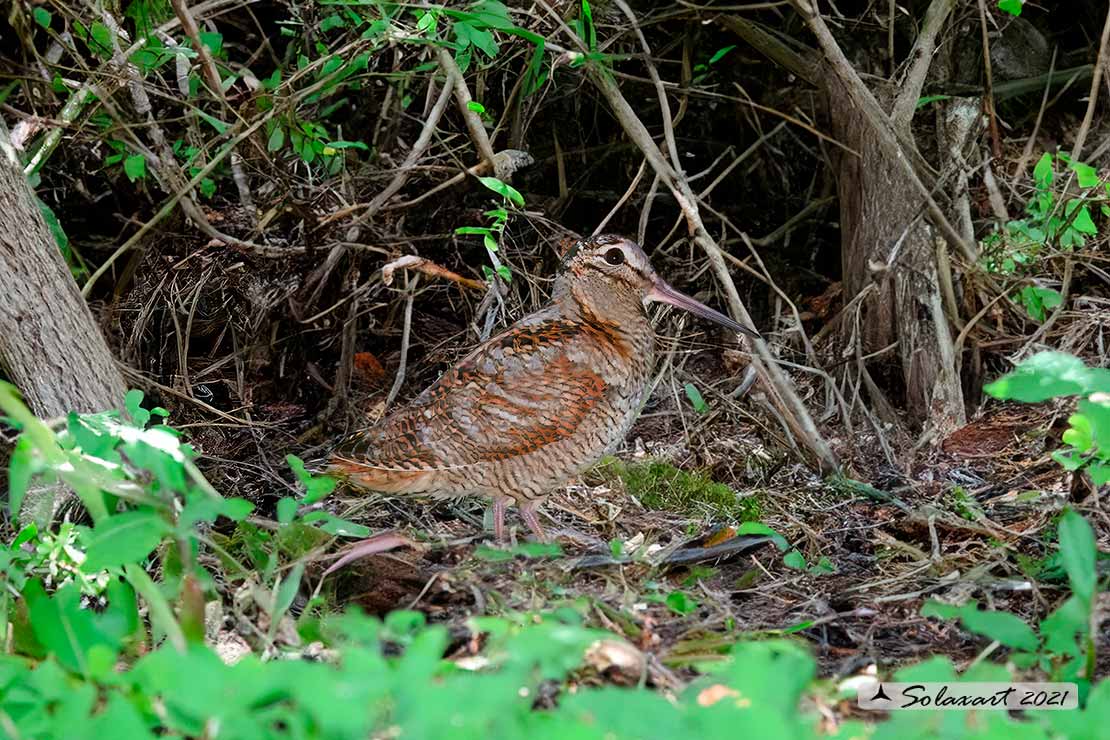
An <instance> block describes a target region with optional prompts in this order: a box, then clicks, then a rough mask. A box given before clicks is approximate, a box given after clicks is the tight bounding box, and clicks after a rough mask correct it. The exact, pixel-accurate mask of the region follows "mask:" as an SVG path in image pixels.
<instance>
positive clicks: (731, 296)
mask: <svg viewBox="0 0 1110 740" xmlns="http://www.w3.org/2000/svg"><path fill="white" fill-rule="evenodd" d="M589 71H590V79H591V80H592V81H593V83H594V84H595V86H596V87H597V88H598V90H599V91H600V92H601V94H602V95H603V96H604V97H605V99H606V100H607V101H608V102H609V106H610V108H611V109H612V111H613V114H614V115H615V116H616V118H617V120H618V121H619V122H620V124H621V126H622V127H623V128H624V131H625V133H626V134H627V135H628V137H629V138H630V139H632V141H633V143H635V144H636V146H638V147H639V148H640V150H641V151H642V152H643V153H644V156H645V157H647V160H648V162H650V163H651V166H652V167H653V168H654V169H655V171H656V172H657V173H658V174H659V175H660V177H661V179H662V180H663V181H664V182H665V183H666V184H667V187H668V188H670V190H671V193H672V195H674V197H675V200H676V201H678V204H679V207H680V208H681V209H682V212H683V213H684V214H685V215H686V219H687V222H688V225H689V229H690V233H691V235H692V236H693V238H694V241H695V242H696V243H697V244H698V246H700V247H701V248H702V250H703V251H704V252H705V254H706V256H707V257H708V259H709V264H710V266H711V267H712V268H713V272H714V275H716V277H717V280H718V282H719V283H720V284H721V286H722V287H723V288H724V291H725V295H726V296H727V298H728V303H729V308H730V309H731V310H732V313H733V315H734V316H735V318H736V319H737V320H738V321H741V322H744V323H747V324H749V325H751V323H752V321H751V316H749V314H748V311H747V309H745V308H744V304H743V302H742V301H741V300H740V294H739V293H738V292H737V290H736V285H735V284H734V283H733V282H732V276H731V275H730V274H729V271H728V267H727V265H725V260H724V257H723V256H722V255H721V249H720V247H718V246H717V243H716V242H715V241H714V240H713V238H712V237H711V236H710V235H709V232H708V231H707V230H706V228H705V224H704V223H703V222H702V219H701V214H700V213H699V212H698V204H697V197H696V196H695V194H694V192H693V190H692V189H691V188H690V184H689V183H688V182H687V181H686V178H685V177H684V176H683V175H681V174H680V173H678V172H676V171H675V170H674V168H672V167H671V166H670V164H669V163H668V162H667V160H666V159H665V158H664V157H663V154H662V152H660V151H659V147H658V146H657V145H656V144H655V141H654V140H653V139H652V137H651V134H650V133H648V130H647V128H646V127H645V126H644V124H643V122H642V121H641V120H640V119H639V117H638V116H637V115H636V113H635V111H633V110H632V107H631V106H630V105H629V104H628V101H627V100H625V98H624V95H622V94H621V91H620V88H619V87H617V83H616V81H615V80H614V79H613V77H612V75H610V74H609V73H608V71H607V70H605V69H603V68H598V67H596V66H591V67H590V68H589ZM750 341H751V343H752V345H753V346H754V347H755V350H756V356H755V357H753V358H752V362H753V364H754V365H755V366H756V368H757V370H758V371H759V372H760V374H761V376H762V377H763V379H764V381H765V382H764V387H765V388H766V389H767V391H768V393H770V394H771V396H772V398H773V401H774V402H775V405H776V406H778V407H779V409H780V410H781V411H782V413H783V414H784V415H785V417H786V419H787V420H788V421H789V422H790V423H791V424H792V425H793V427H794V429H793V431H794V433H795V434H796V435H797V436H799V437H800V438H801V439H802V441H803V444H805V446H806V448H807V449H808V450H809V451H810V453H811V454H812V455H813V458H814V459H815V461H816V462H817V464H818V465H819V466H820V467H821V468H823V469H826V470H829V471H832V470H836V469H837V468H838V467H839V463H838V461H837V459H836V456H835V455H834V454H833V452H832V449H831V448H830V447H829V446H828V443H827V442H826V441H825V439H824V438H823V437H822V436H821V434H820V432H819V431H818V430H817V425H816V424H814V422H813V419H812V417H811V416H810V414H809V411H808V410H806V408H805V405H804V404H803V403H802V400H801V398H799V397H798V394H797V393H796V392H795V390H794V385H793V383H792V382H791V380H790V378H789V377H788V376H787V375H786V373H784V372H783V371H782V370H781V369H780V368H779V367H778V365H777V364H776V357H775V356H774V354H772V352H771V350H770V348H769V347H768V346H767V343H766V342H765V341H763V340H762V339H752V340H750Z"/></svg>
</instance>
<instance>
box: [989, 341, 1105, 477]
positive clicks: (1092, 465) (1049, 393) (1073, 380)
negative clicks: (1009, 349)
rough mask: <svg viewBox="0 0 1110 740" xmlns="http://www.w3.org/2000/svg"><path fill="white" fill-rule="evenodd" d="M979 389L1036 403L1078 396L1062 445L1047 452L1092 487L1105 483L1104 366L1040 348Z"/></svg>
mask: <svg viewBox="0 0 1110 740" xmlns="http://www.w3.org/2000/svg"><path fill="white" fill-rule="evenodd" d="M984 390H985V391H986V392H987V393H989V394H990V395H992V396H994V397H995V398H1001V399H1008V400H1015V401H1023V402H1025V403H1037V402H1040V401H1047V400H1049V399H1052V398H1070V397H1078V398H1079V402H1078V410H1077V412H1076V413H1074V414H1072V415H1071V416H1070V417H1069V418H1068V425H1069V428H1068V430H1067V431H1065V432H1064V435H1063V442H1064V445H1065V446H1064V447H1062V448H1061V449H1059V450H1056V451H1055V452H1053V453H1052V457H1053V459H1054V460H1056V462H1058V463H1060V464H1061V465H1063V466H1064V467H1065V468H1066V469H1067V470H1071V471H1077V470H1085V471H1086V472H1087V474H1088V475H1090V476H1091V480H1092V481H1094V483H1095V484H1096V485H1103V484H1105V483H1108V482H1110V370H1107V369H1105V368H1089V367H1087V366H1086V365H1085V364H1084V363H1083V361H1082V360H1080V359H1079V358H1078V357H1074V356H1072V355H1068V354H1064V353H1062V352H1040V353H1038V354H1036V355H1033V356H1032V357H1030V358H1029V359H1027V360H1025V361H1024V362H1022V363H1021V364H1019V365H1018V366H1017V367H1016V368H1014V370H1013V371H1012V372H1010V373H1008V374H1006V375H1004V376H1002V377H1001V378H999V379H998V380H996V381H995V382H993V383H991V384H989V385H987V386H986V388H984Z"/></svg>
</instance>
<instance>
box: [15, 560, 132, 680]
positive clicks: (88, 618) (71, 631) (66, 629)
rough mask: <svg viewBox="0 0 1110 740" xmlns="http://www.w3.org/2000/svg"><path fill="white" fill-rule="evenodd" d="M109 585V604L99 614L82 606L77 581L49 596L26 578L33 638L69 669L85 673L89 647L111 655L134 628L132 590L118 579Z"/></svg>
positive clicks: (37, 584)
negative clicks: (106, 650)
mask: <svg viewBox="0 0 1110 740" xmlns="http://www.w3.org/2000/svg"><path fill="white" fill-rule="evenodd" d="M108 589H109V591H108V595H109V599H110V608H109V609H107V610H105V612H104V613H102V614H97V613H96V612H94V611H93V610H91V609H84V608H82V607H81V590H80V588H79V587H78V586H77V584H76V583H69V584H66V585H65V586H62V587H61V588H59V589H58V590H57V591H56V592H55V593H54V595H53V596H52V597H51V596H47V595H46V590H45V589H44V588H43V585H42V583H41V582H40V581H38V580H37V579H35V580H31V581H28V583H27V586H26V587H25V588H24V589H23V598H24V599H25V600H26V602H27V611H28V613H29V615H30V618H31V619H30V621H31V629H32V630H33V632H34V635H35V638H36V639H37V640H38V641H39V643H41V644H42V646H43V647H45V648H46V649H47V651H49V652H50V653H52V654H53V655H54V656H56V657H57V659H58V662H59V663H61V664H62V665H64V666H66V667H67V668H69V669H70V670H72V671H76V672H79V673H85V674H87V673H88V672H89V660H88V654H89V651H90V650H91V649H92V648H94V647H97V646H102V647H104V648H106V649H108V650H109V651H111V652H112V654H113V655H114V654H116V653H117V652H118V651H119V648H120V646H121V644H122V641H123V639H124V638H125V637H127V636H128V635H130V634H133V633H134V632H135V629H136V627H137V624H138V613H137V612H136V611H135V595H134V592H133V591H132V590H131V589H130V588H128V587H127V586H126V585H125V584H122V583H120V582H119V581H117V580H112V581H111V582H110V583H109V587H108Z"/></svg>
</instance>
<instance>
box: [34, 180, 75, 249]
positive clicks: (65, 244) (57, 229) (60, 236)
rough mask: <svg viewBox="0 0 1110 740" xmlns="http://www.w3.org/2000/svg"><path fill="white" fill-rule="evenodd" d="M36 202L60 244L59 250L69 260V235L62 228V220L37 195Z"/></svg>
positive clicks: (57, 242) (56, 242)
mask: <svg viewBox="0 0 1110 740" xmlns="http://www.w3.org/2000/svg"><path fill="white" fill-rule="evenodd" d="M35 202H36V203H37V204H38V207H39V213H41V214H42V219H43V221H45V222H46V226H47V228H49V229H50V234H51V235H52V236H53V237H54V243H55V244H57V245H58V251H60V252H61V253H62V256H64V257H65V258H66V259H67V260H69V258H70V256H71V255H70V251H69V237H68V236H66V232H65V229H63V228H62V222H61V221H59V220H58V216H57V214H55V213H54V209H52V208H51V207H50V206H48V205H46V203H44V202H42V200H41V199H40V198H39V197H38V196H37V195H36V196H35Z"/></svg>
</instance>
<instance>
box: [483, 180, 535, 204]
mask: <svg viewBox="0 0 1110 740" xmlns="http://www.w3.org/2000/svg"><path fill="white" fill-rule="evenodd" d="M478 180H479V181H481V183H482V184H483V185H485V186H486V187H487V188H489V189H490V190H492V191H493V192H495V193H497V194H498V195H500V196H503V197H504V198H507V199H508V200H510V201H512V202H513V203H515V204H517V205H518V206H521V207H523V206H524V196H523V195H521V194H520V193H519V192H517V190H516V189H515V188H513V186H512V185H509V184H508V183H504V182H501V181H500V180H498V179H497V178H496V177H479V178H478Z"/></svg>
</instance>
